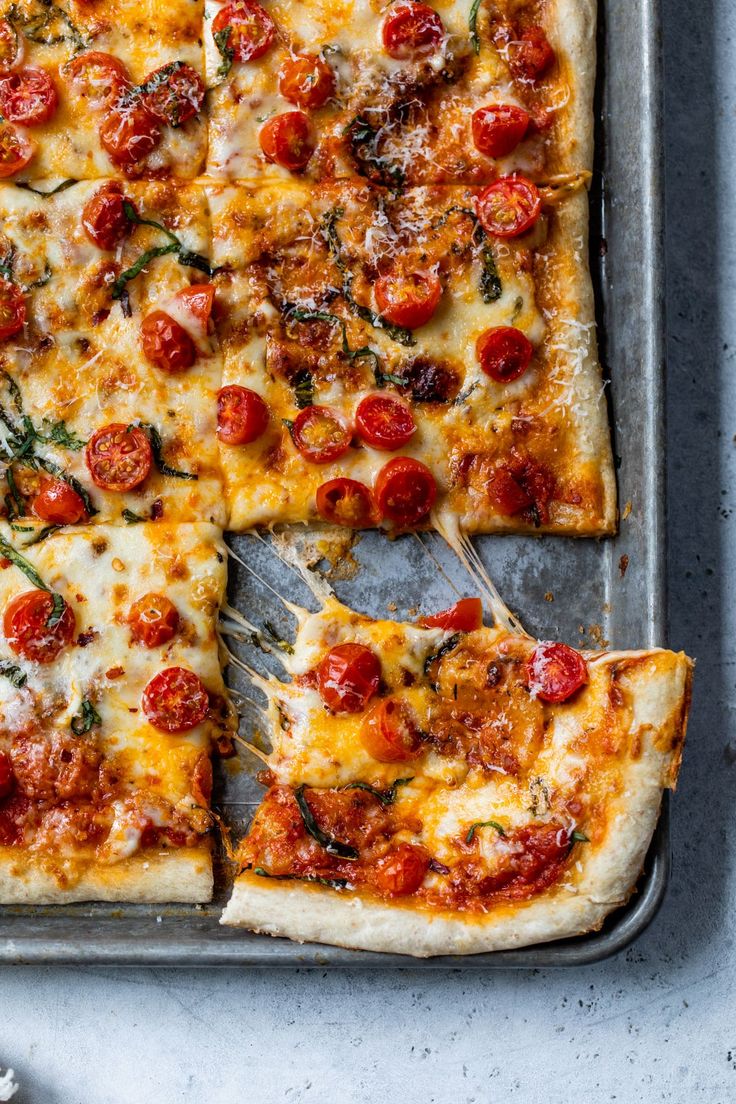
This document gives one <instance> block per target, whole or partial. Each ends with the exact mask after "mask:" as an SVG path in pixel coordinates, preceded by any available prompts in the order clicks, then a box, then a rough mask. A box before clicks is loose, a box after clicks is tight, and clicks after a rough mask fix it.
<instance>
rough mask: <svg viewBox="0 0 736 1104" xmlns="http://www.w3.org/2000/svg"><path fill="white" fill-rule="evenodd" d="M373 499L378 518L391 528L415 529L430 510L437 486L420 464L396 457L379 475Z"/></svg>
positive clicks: (416, 461)
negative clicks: (406, 527) (380, 516)
mask: <svg viewBox="0 0 736 1104" xmlns="http://www.w3.org/2000/svg"><path fill="white" fill-rule="evenodd" d="M375 496H376V502H377V503H378V508H379V510H380V511H381V514H382V515H383V517H386V518H388V520H389V521H392V522H393V523H394V525H400V526H409V525H416V524H417V523H418V522H420V521H422V520H423V519H424V518H426V516H427V514H428V513H429V511H430V510H431V509H432V507H433V505H434V500H435V498H436V497H437V484H436V482H435V478H434V476H433V475H432V473H431V471H430V470H429V468H428V467H427V466H426V465H425V464H422V462H421V461H420V460H413V459H412V458H411V457H409V456H397V457H396V459H395V460H389V462H388V464H384V466H383V467H382V468H381V470H380V472H379V473H378V478H377V479H376V486H375Z"/></svg>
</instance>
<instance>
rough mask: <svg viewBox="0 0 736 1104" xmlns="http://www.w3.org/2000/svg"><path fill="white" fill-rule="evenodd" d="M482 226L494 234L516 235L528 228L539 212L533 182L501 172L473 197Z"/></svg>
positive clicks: (540, 208) (540, 210)
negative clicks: (500, 175)
mask: <svg viewBox="0 0 736 1104" xmlns="http://www.w3.org/2000/svg"><path fill="white" fill-rule="evenodd" d="M476 212H477V215H478V218H479V219H480V223H481V225H482V227H483V229H484V230H485V231H486V232H487V233H488V234H493V236H494V237H496V238H515V237H518V235H519V234H525V233H526V231H527V230H531V228H532V226H533V225H534V223H535V222H536V221H537V219H538V218H539V216H540V214H541V212H542V200H541V197H540V195H539V191H538V190H537V188H536V185H534V184H532V182H531V180H527V179H526V178H525V177H523V176H502V177H500V178H499V179H498V180H496V181H495V183H493V184H490V185H489V186H488V187H487V188H484V190H483V191H482V192H481V193H480V195H479V196H478V198H477V199H476Z"/></svg>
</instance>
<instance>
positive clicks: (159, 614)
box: [128, 594, 179, 648]
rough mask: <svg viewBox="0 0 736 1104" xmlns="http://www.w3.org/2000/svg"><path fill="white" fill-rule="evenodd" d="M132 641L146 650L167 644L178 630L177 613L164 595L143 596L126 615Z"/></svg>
mask: <svg viewBox="0 0 736 1104" xmlns="http://www.w3.org/2000/svg"><path fill="white" fill-rule="evenodd" d="M128 624H129V625H130V628H131V632H132V633H133V639H134V640H137V641H138V643H139V644H143V646H144V647H146V648H158V647H160V645H161V644H168V642H169V641H170V640H171V638H172V637H173V635H174V633H175V632H176V630H177V629H178V628H179V613H178V611H177V608H176V606H175V605H174V603H173V602H172V601H170V600H169V599H168V598H167V597H166V595H165V594H144V595H143V597H142V598H139V599H138V600H137V601H136V602H134V603H133V605H132V606H131V607H130V613H129V614H128Z"/></svg>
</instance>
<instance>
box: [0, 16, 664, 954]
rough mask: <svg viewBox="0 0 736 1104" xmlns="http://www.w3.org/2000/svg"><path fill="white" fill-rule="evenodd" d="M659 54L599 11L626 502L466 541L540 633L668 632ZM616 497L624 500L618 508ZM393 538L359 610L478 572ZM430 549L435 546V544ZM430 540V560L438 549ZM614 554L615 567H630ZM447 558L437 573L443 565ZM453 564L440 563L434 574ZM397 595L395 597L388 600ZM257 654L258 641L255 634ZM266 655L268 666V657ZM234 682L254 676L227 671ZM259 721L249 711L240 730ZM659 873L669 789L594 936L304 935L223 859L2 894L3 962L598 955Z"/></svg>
mask: <svg viewBox="0 0 736 1104" xmlns="http://www.w3.org/2000/svg"><path fill="white" fill-rule="evenodd" d="M660 78H661V56H660V16H659V7H658V3H657V0H608V2H607V3H606V4H605V6H604V7H603V8H602V9H601V11H600V13H599V75H598V93H597V117H598V133H597V151H598V155H597V171H596V175H595V181H594V185H593V191H592V209H591V223H592V224H591V267H592V272H593V277H594V281H595V285H596V295H597V312H598V322H599V334H600V344H601V359H602V361H603V364H604V366H605V369H606V371H607V373H608V374H609V375H610V380H611V385H610V388H609V394H610V398H611V407H612V420H613V426H614V450H615V453H616V455H617V458H619V460H620V467H619V471H618V479H619V496H620V505H621V508H622V510H623V512H624V513H625V515H627V516H625V520H623V522H622V524H621V532H620V533H619V535H618V536H617V537H616V538H615V539H613V540H604V541H572V540H569V539H563V538H550V537H546V538H540V539H529V538H523V539H517V538H507V537H494V538H481V539H480V540H478V541H477V542H476V546H477V547H478V548H479V551H480V552H481V555H482V558H483V560H484V562H485V564H486V566H487V567H488V569H489V571H490V574H491V576H492V578H493V579H494V580H495V582H496V583H497V585H498V586H499V588H500V590H501V592H502V594H503V595H504V597H505V599H506V601H507V603H508V604H509V606H510V607H511V609H513V610H515V611H516V612H518V613H519V614H520V616H521V617H522V619H523V621H524V624H525V625H526V626H527V628H528V629H529V630H530V631H531V632H533V633H535V634H539V635H541V636H542V637H543V638H557V637H559V638H561V639H564V640H568V641H569V642H570V643H573V644H575V643H578V644H582V645H584V644H588V645H593V646H595V645H598V644H600V643H601V641H610V642H611V643H613V644H615V645H616V646H618V647H640V646H644V645H656V644H663V643H665V642H666V625H665V620H664V618H665V594H664V563H665V532H664V450H663V443H664V424H663V418H664V380H663V338H664V281H663V272H662V258H663V225H662V161H661V137H660V136H661V103H660V96H661V79H660ZM624 508H625V509H624ZM229 539H230V541H231V544H232V547H233V548H234V550H236V552H237V554H238V555H239V556H240V557H241V558H242V559H243V560H245V561H246V563H248V564H249V565H251V567H252V568H254V569H255V570H256V571H257V572H258V573H259V575H261V576H262V577H263V578H264V579H266V580H267V581H269V582H270V583H271V584H272V585H273V586H274V587H278V588H280V589H281V590H282V591H284V592H286V593H288V594H289V595H290V596H291V597H292V598H294V599H295V600H301V601H303V602H304V603H305V604H309V594H308V592H307V591H306V589H305V588H304V587H303V585H302V584H301V583H300V581H299V580H298V579H297V578H295V577H294V576H293V575H291V574H289V573H288V572H287V569H285V568H284V566H283V565H282V564H280V562H279V561H278V559H277V558H276V557H275V556H274V555H273V554H272V553H271V552H270V551H269V549H268V548H267V547H266V546H265V545H264V544H263V543H262V542H260V541H259V540H258V539H257V538H254V537H231V538H229ZM424 545H425V547H422V544H421V543H420V542H419V541H418V540H417V538H415V537H405V538H401V539H400V540H397V541H394V542H389V541H387V540H385V539H384V538H381V537H379V535H378V534H368V535H366V536H364V537H362V538H361V539H360V540H359V541H358V542H357V544H356V546H355V548H354V550H353V551H354V555H355V558H356V560H357V561H358V562H359V564H360V565H361V570H359V571H358V572H357V573H356V574H355V575H354V576H353V577H352V578H348V579H342V580H339V581H337V580H336V581H335V584H334V585H335V588H336V590H337V593H338V595H339V596H340V597H341V598H343V599H344V600H345V601H346V602H348V603H349V604H352V605H353V606H354V607H355V608H357V609H359V610H362V611H365V612H367V613H369V614H372V615H374V616H381V615H383V616H385V615H386V614H387V613H388V610H389V604H391V613H392V614H394V613H395V616H396V617H399V618H400V617H402V616H403V615H406V614H407V613H409V611H411V610H412V609H413V608H415V607H419V606H421V607H422V608H424V609H432V608H441V607H442V606H443V605H447V604H448V603H449V602H451V601H452V600H453V595H452V590H451V588H450V582H449V581H448V578H447V577H449V580H451V581H452V582H453V583H454V584H455V586H457V587H458V589H459V590H460V591H461V592H462V591H464V592H465V593H473V587H472V582H471V580H469V579H468V577H467V576H466V575H465V574H464V572H463V569H462V567H461V566H460V565H459V564H458V563H457V562H456V561H455V560H454V559H453V557H452V555H451V554H450V553H449V552H448V550H447V549H446V548H445V547H444V546H443V545H442V542H441V541H440V540H439V538H437V537H434V538H428V539H425V540H424ZM427 549H429V550H430V551H431V553H432V555H430V551H428V550H427ZM433 556H434V559H433ZM624 565H626V569H625V571H624ZM443 572H444V573H445V574H443ZM445 576H447V577H445ZM230 601H231V603H232V604H233V605H234V606H236V607H237V608H240V609H242V610H243V611H244V612H246V613H248V615H249V616H250V618H251V619H252V620H253V621H255V622H257V623H262V622H263V621H264V620H268V619H270V620H272V621H273V622H274V623H276V624H278V625H280V626H282V627H283V628H284V629H286V628H287V627H288V624H289V621H288V618H287V617H286V616H285V615H284V612H283V610H282V609H280V607H279V605H278V602H277V600H276V599H275V598H274V597H273V595H272V594H271V592H270V591H269V590H268V588H267V587H266V586H264V585H263V584H261V583H260V582H258V580H257V579H256V578H255V577H254V576H253V575H252V574H251V573H250V572H249V571H247V570H245V569H244V568H242V567H240V566H239V565H238V564H237V563H236V562H235V561H233V562H232V564H231V579H230ZM394 603H395V606H396V609H395V610H394V606H393V604H394ZM248 655H249V659H251V660H252V659H253V649H250V650H249V653H248ZM262 661H263V662H265V663H266V665H267V664H268V658H267V657H264V658H263V659H262ZM232 682H233V685H235V686H236V687H239V688H240V689H241V690H245V691H246V692H247V688H246V687H245V685H244V684H243V683H242V682H241V681H239V680H238V679H237V678H235V677H233V679H232ZM253 720H254V718H253V717H250V716H249V712H248V708H247V707H246V708H244V710H243V729H244V732H245V733H247V731H248V728H249V725H250V724H251V722H252V721H253ZM219 775H220V777H219V778H218V780H217V785H216V792H215V803H216V805H217V806H218V807H219V808H220V810H221V811H222V812H223V814H224V815H225V817H226V818H227V819H228V820H229V821H230V822H232V823H235V824H236V825H238V826H241V827H242V826H244V825H245V824H246V823H247V821H248V818H249V816H250V813H251V811H252V808H253V806H254V805H255V804H256V803H257V801H258V794H259V787H258V786H257V785H256V784H255V782H254V781H253V780H252V778H251V777H250V774H249V771H248V770H247V769H237V768H234V767H233V761H230V764H222V765H221V767H220V770H219ZM668 871H669V828H668V801H667V799H665V803H664V807H663V810H662V816H661V818H660V822H659V826H658V828H657V831H656V834H655V837H654V840H653V842H652V846H651V849H650V852H649V856H648V859H647V863H646V867H645V870H644V872H643V874H642V877H641V879H640V882H639V887H638V893H637V894H636V895H635V896H634V898H633V899H632V901H631V902H630V903H629V905H628V906H627V907H626V908H624V909H621V910H619V911H618V912H617V913H615V914H614V915H613V916H611V917H610V918H609V920H608V921H607V923H606V924H605V926H604V927H603V929H602V930H601V931H600V932H599V933H596V934H594V935H590V936H583V937H580V938H577V939H572V940H566V941H561V942H558V943H549V944H542V945H538V946H535V947H529V948H524V949H521V950H514V951H501V952H496V953H494V954H488V955H473V956H467V957H464V958H456V957H441V958H433V959H427V960H414V959H409V958H406V957H402V956H398V955H380V954H375V953H368V952H359V951H346V950H342V949H340V948H333V947H327V946H321V945H305V946H299V945H297V944H294V943H291V942H289V941H287V940H282V939H271V938H269V937H266V936H255V935H251V934H250V933H247V932H243V931H239V930H233V929H226V928H222V927H220V926H219V924H218V920H219V916H220V912H221V909H222V906H223V903H224V901H225V900H226V899H227V895H228V885H227V880H226V877H225V875H224V871H223V870H220V871H219V872H218V878H217V890H216V895H215V900H214V901H213V902H212V904H210V905H206V906H159V907H156V906H109V905H101V904H94V905H73V906H68V907H59V906H55V907H53V908H29V907H11V908H8V907H6V908H0V962H6V963H11V962H12V963H20V962H29V963H31V962H32V963H85V964H87V965H100V964H107V965H112V964H119V965H124V964H139V965H143V964H150V965H158V966H228V965H243V966H319V967H325V966H356V967H357V966H392V967H395V966H397V965H403V966H412V965H413V966H424V967H426V966H435V967H437V966H448V965H451V966H454V967H472V968H478V967H486V968H488V967H508V966H529V967H548V966H563V965H582V964H586V963H591V962H595V961H597V960H599V959H601V958H604V957H606V956H607V955H610V954H613V953H615V952H616V951H619V950H621V949H622V948H623V947H625V946H626V945H627V944H628V943H630V942H631V940H633V939H634V938H636V936H637V935H639V934H640V933H641V932H642V931H643V929H644V928H645V927H646V926H647V924H648V923H649V922H650V920H651V919H652V918H653V916H654V915H655V913H656V911H657V909H658V907H659V905H660V903H661V901H662V898H663V896H664V893H665V889H666V886H667V880H668Z"/></svg>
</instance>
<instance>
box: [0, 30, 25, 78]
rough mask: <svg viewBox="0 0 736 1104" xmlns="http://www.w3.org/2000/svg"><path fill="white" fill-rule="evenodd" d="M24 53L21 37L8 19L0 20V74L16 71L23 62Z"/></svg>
mask: <svg viewBox="0 0 736 1104" xmlns="http://www.w3.org/2000/svg"><path fill="white" fill-rule="evenodd" d="M24 53H25V46H24V44H23V36H22V35H21V34H20V33H19V32H18V31H17V30H16V29H15V27H14V26H13V24H12V23H11V22H10V20H9V19H0V73H9V72H10V70H11V69H17V67H18V66H19V65H20V63H21V62H22V61H23V55H24Z"/></svg>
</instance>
